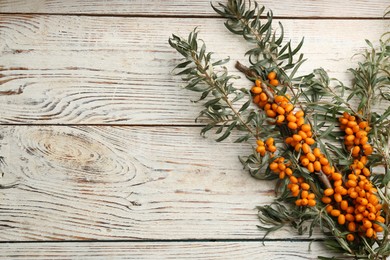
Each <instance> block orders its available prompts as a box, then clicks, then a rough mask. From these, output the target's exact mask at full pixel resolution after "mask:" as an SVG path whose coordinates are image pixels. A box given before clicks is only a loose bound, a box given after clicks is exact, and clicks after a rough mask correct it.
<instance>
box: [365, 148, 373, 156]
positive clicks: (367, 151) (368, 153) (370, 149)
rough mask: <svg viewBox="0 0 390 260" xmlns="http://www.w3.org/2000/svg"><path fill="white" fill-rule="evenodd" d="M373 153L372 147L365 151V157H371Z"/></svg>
mask: <svg viewBox="0 0 390 260" xmlns="http://www.w3.org/2000/svg"><path fill="white" fill-rule="evenodd" d="M372 152H373V149H372V147H370V148H367V149H364V154H365V155H371V154H372Z"/></svg>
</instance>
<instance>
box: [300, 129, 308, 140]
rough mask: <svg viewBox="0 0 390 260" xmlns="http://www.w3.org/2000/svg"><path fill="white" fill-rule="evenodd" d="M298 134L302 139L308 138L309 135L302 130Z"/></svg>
mask: <svg viewBox="0 0 390 260" xmlns="http://www.w3.org/2000/svg"><path fill="white" fill-rule="evenodd" d="M298 134H299V135H300V136H301V137H302V139H306V138H307V134H306V133H305V132H303V131H302V130H300V131H298Z"/></svg>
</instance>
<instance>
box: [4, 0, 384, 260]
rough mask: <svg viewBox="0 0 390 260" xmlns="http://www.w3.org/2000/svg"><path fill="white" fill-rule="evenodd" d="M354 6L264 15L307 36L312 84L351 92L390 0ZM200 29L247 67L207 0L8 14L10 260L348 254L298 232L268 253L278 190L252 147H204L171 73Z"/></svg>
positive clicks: (275, 239) (276, 5) (28, 8)
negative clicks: (176, 43) (263, 221)
mask: <svg viewBox="0 0 390 260" xmlns="http://www.w3.org/2000/svg"><path fill="white" fill-rule="evenodd" d="M342 2H343V3H340V1H339V0H330V1H320V0H317V1H312V0H301V1H294V0H286V1H270V0H265V1H262V2H261V4H264V5H265V6H266V7H267V8H270V9H272V10H273V11H274V14H275V17H276V18H275V20H276V21H277V20H280V21H281V22H282V23H283V25H284V27H285V31H286V37H287V39H288V38H292V41H293V43H298V42H299V40H300V38H301V37H303V36H305V44H304V47H303V49H302V51H303V52H304V53H305V54H306V58H308V59H309V60H308V61H307V62H306V64H305V65H304V66H303V67H302V71H301V72H302V74H303V73H306V72H310V71H311V69H313V68H316V67H324V68H326V70H327V71H328V72H329V73H330V75H331V76H332V77H337V78H339V79H341V80H343V81H345V82H348V80H349V79H350V75H348V74H347V73H346V70H347V69H348V68H350V67H354V66H355V64H356V60H357V59H358V58H352V56H353V54H355V53H357V52H359V51H361V50H363V49H364V48H365V46H366V45H365V41H364V39H370V40H371V41H373V42H374V43H377V40H378V39H379V37H380V36H381V34H382V33H384V32H386V31H389V29H390V25H389V24H390V22H389V20H383V19H382V15H383V14H384V11H385V9H386V7H387V6H389V5H390V2H389V1H388V0H345V1H342ZM195 26H198V28H199V30H200V37H201V38H203V39H204V40H205V42H206V43H207V46H208V49H209V50H210V51H215V52H217V57H220V58H223V57H225V56H230V57H231V58H232V60H233V61H234V60H241V61H245V59H244V58H243V53H244V52H245V51H246V49H247V46H246V44H245V43H244V42H243V41H242V40H241V39H240V38H239V37H238V36H234V35H232V34H230V33H229V32H228V31H227V30H226V29H225V28H224V25H223V19H220V18H218V16H217V15H216V14H215V13H214V11H213V10H212V9H211V7H210V4H209V1H207V0H194V1H185V0H180V1H159V0H153V1H142V0H134V1H124V0H113V1H93V0H86V1H82V0H73V1H58V0H57V1H56V0H48V1H44V0H32V1H29V0H17V1H16V0H1V1H0V104H1V107H0V124H1V127H0V155H1V156H3V157H4V163H3V164H2V165H1V168H0V171H1V172H2V173H3V177H2V178H1V179H0V184H1V185H3V186H7V185H13V184H15V185H14V186H12V188H8V189H1V190H0V252H1V253H0V258H1V259H34V258H36V259H53V258H78V259H122V258H136V259H144V258H149V259H164V258H165V259H172V258H178V259H184V258H195V259H315V258H316V257H317V255H325V256H331V255H332V254H331V253H330V252H328V250H327V249H326V248H325V247H324V246H323V245H322V244H321V242H314V243H312V245H311V251H309V250H308V246H309V243H310V242H311V239H309V238H308V237H307V236H298V235H297V234H296V233H295V232H294V231H292V230H290V229H287V228H286V229H284V230H281V231H279V232H277V233H274V234H272V235H270V236H269V237H268V238H267V239H266V240H265V245H262V237H263V235H264V233H263V232H261V231H259V230H258V229H257V227H256V225H257V224H258V220H257V216H256V214H257V211H256V209H255V207H256V206H257V205H263V204H267V203H269V202H271V201H272V200H273V190H272V189H273V183H269V182H263V181H257V180H254V179H252V178H251V177H250V176H249V174H248V173H247V172H246V171H245V170H243V169H242V166H241V164H240V162H239V161H238V159H237V156H238V155H241V154H245V153H246V152H247V151H249V149H250V147H248V146H246V145H244V144H243V145H236V144H233V143H231V140H228V141H225V142H224V143H218V144H217V143H215V142H214V141H213V138H212V136H211V137H209V138H207V139H204V138H202V137H200V136H199V131H200V129H201V125H200V124H196V123H194V118H195V116H196V115H197V114H198V112H199V111H200V108H199V107H198V106H196V105H193V104H192V103H190V101H189V100H190V99H192V100H193V99H196V95H195V94H194V93H190V92H187V91H185V90H182V89H181V88H180V87H179V86H180V85H182V82H181V81H180V78H178V77H175V76H172V75H171V74H170V72H171V70H172V68H173V67H174V65H176V64H177V62H178V59H179V58H180V57H179V55H178V54H177V53H175V51H174V50H173V49H171V48H170V46H169V45H168V43H167V40H168V37H169V36H170V35H171V33H175V34H179V35H182V36H186V35H187V34H188V33H189V32H190V31H191V30H192V29H193V28H194V27H195ZM228 67H229V68H230V69H231V70H232V71H235V70H234V69H233V62H232V63H231V64H230V65H229V66H228ZM238 83H239V84H242V86H244V87H249V86H250V85H249V82H248V81H247V80H245V79H242V80H240V81H238ZM312 238H318V239H321V234H319V233H316V234H314V236H313V237H312Z"/></svg>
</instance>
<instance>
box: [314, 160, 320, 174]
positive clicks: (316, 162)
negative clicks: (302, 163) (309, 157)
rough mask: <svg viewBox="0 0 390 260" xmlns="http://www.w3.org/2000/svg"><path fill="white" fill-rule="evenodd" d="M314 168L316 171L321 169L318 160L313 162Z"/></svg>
mask: <svg viewBox="0 0 390 260" xmlns="http://www.w3.org/2000/svg"><path fill="white" fill-rule="evenodd" d="M314 170H315V171H316V172H319V171H321V163H320V162H319V161H315V162H314Z"/></svg>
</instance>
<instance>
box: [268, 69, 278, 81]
mask: <svg viewBox="0 0 390 260" xmlns="http://www.w3.org/2000/svg"><path fill="white" fill-rule="evenodd" d="M267 78H268V79H269V80H273V79H276V72H275V71H271V72H270V73H268V75H267Z"/></svg>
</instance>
